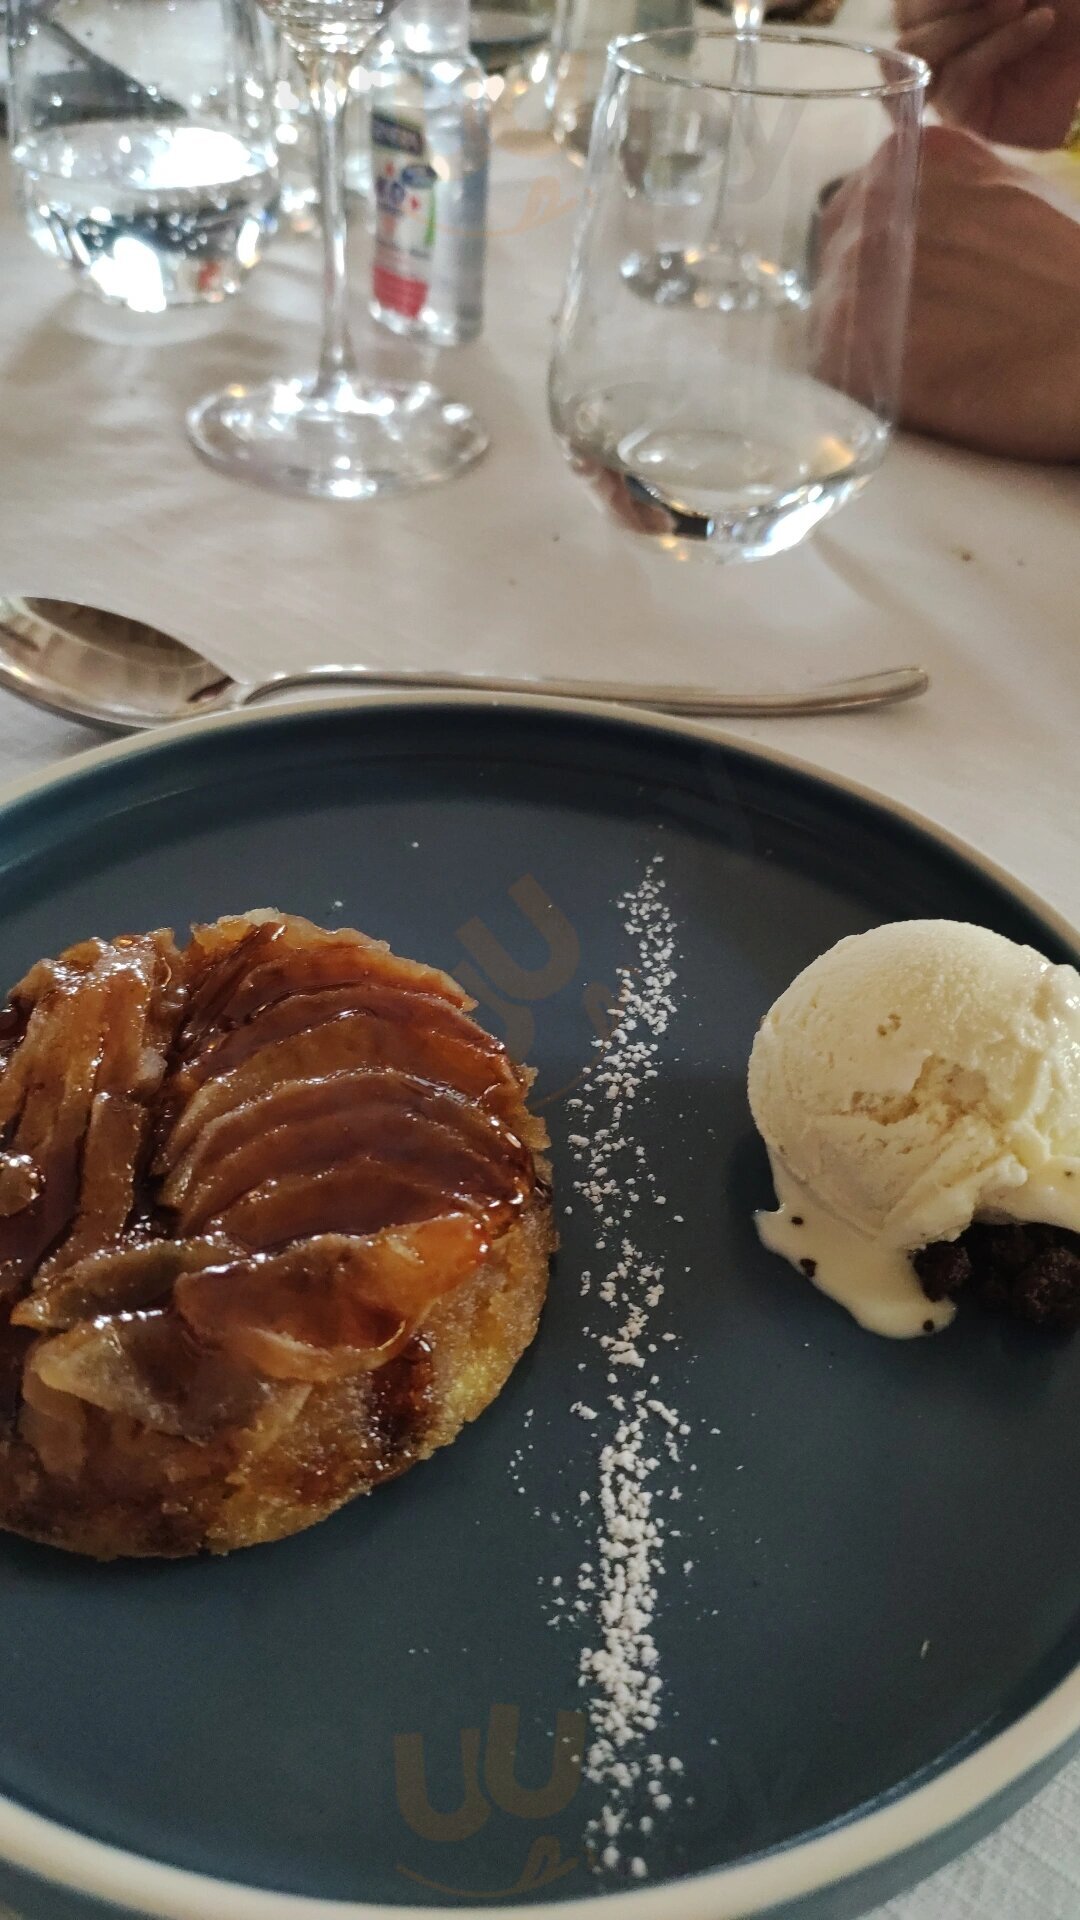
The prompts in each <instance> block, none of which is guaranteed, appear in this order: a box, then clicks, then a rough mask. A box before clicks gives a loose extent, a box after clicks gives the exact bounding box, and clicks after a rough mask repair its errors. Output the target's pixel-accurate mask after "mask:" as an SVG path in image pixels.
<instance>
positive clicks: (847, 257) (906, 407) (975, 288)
mask: <svg viewBox="0 0 1080 1920" xmlns="http://www.w3.org/2000/svg"><path fill="white" fill-rule="evenodd" d="M886 164H887V161H886V150H885V149H884V148H883V149H882V153H881V155H879V156H878V158H877V160H876V161H871V163H870V165H869V167H867V168H864V169H861V170H860V172H859V173H857V174H853V175H851V176H850V178H849V179H847V180H845V182H844V183H843V185H842V186H841V187H840V188H839V190H838V191H837V192H836V193H835V194H834V196H833V198H832V199H831V200H830V201H829V203H828V205H827V207H826V208H825V211H824V213H823V215H822V223H821V226H822V232H821V262H822V265H821V278H820V281H819V286H818V293H817V297H816V300H815V306H816V307H817V308H818V309H819V312H820V316H821V317H820V323H819V332H818V342H819V344H818V355H817V359H818V371H819V373H820V374H821V377H822V378H824V379H826V380H831V381H832V382H833V383H834V384H836V385H840V386H842V387H843V388H844V390H845V391H846V392H849V393H851V394H852V395H853V396H854V397H855V398H857V399H859V398H869V397H871V396H872V395H873V393H874V391H875V379H874V373H875V369H874V368H873V367H871V366H869V365H868V364H867V363H866V361H865V357H864V358H863V359H860V351H861V348H862V343H864V342H870V341H872V340H874V339H875V338H880V334H881V329H880V327H875V326H874V324H873V322H872V320H871V318H870V314H871V311H872V303H873V301H874V299H875V297H876V296H875V282H876V281H877V280H878V278H879V276H878V275H877V274H876V273H875V271H874V257H875V256H874V248H875V246H879V245H884V244H887V239H888V236H887V234H884V233H882V234H881V235H876V236H875V223H874V221H873V220H872V219H871V220H870V221H869V222H867V213H866V207H867V199H868V197H869V199H870V201H871V204H872V202H873V197H874V195H875V192H876V191H877V190H878V187H879V184H880V180H881V178H882V177H883V175H884V173H885V171H886ZM868 226H869V230H870V238H869V239H868V240H867V241H866V242H863V243H862V244H861V245H860V244H856V243H855V242H854V240H853V235H855V234H858V233H861V232H864V231H865V230H866V229H867V227H868ZM1078 312H1080V219H1077V218H1076V217H1074V216H1073V215H1072V214H1071V213H1070V212H1068V211H1067V210H1066V209H1065V208H1064V207H1063V206H1058V205H1056V204H1055V203H1054V201H1053V199H1052V198H1051V197H1049V195H1048V193H1047V191H1046V190H1045V189H1044V187H1043V185H1042V182H1041V181H1039V180H1037V179H1036V178H1035V177H1034V176H1033V175H1031V174H1028V173H1025V172H1024V171H1023V170H1022V169H1021V168H1019V167H1012V166H1009V165H1007V164H1006V163H1005V162H1004V161H1003V160H1000V159H999V158H998V156H997V155H996V154H995V153H993V152H992V150H991V149H990V148H989V147H986V146H984V145H983V144H982V142H981V141H978V140H975V139H973V138H972V137H971V136H970V135H969V134H965V133H959V132H957V131H955V130H954V129H952V128H948V127H928V128H927V130H926V133H925V136H924V144H923V164H922V177H921V182H920V188H919V200H918V210H917V220H916V238H915V258H914V269H913V276H912V292H911V315H910V321H909V327H908V336H907V346H906V352H905V355H904V372H903V384H902V399H901V408H900V418H901V422H902V424H903V425H904V426H908V427H912V428H914V429H916V430H917V431H919V432H923V433H930V434H936V435H939V436H940V437H941V438H942V439H945V440H954V441H956V442H958V443H959V444H960V445H961V446H967V447H974V448H976V449H978V450H980V451H982V452H985V453H996V454H1005V455H1010V456H1012V457H1014V458H1017V459H1027V460H1067V461H1071V460H1078V461H1080V325H1078V323H1077V314H1078Z"/></svg>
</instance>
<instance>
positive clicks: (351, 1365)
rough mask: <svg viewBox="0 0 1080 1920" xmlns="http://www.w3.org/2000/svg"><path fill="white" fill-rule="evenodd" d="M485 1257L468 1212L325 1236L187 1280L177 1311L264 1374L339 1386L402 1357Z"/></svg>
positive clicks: (203, 1335)
mask: <svg viewBox="0 0 1080 1920" xmlns="http://www.w3.org/2000/svg"><path fill="white" fill-rule="evenodd" d="M484 1250H485V1241H484V1231H483V1227H482V1226H481V1224H480V1223H479V1222H478V1221H476V1220H474V1219H470V1218H468V1217H466V1216H464V1215H461V1214H451V1215H444V1216H443V1217H442V1218H441V1219H438V1220H431V1221H428V1222H427V1223H426V1224H424V1225H422V1226H416V1227H408V1228H405V1229H403V1230H401V1231H398V1232H389V1233H380V1234H375V1235H373V1236H372V1237H370V1238H368V1239H364V1240H357V1239H349V1238H346V1237H344V1236H341V1235H336V1234H323V1235H320V1236H318V1237H317V1238H316V1239H313V1240H309V1241H308V1242H307V1243H306V1244H305V1245H304V1246H302V1247H290V1248H289V1249H288V1250H287V1251H286V1252H284V1253H279V1254H277V1255H275V1256H273V1257H270V1258H267V1257H265V1256H259V1255H256V1257H255V1258H254V1259H250V1260H242V1261H234V1262H232V1263H230V1264H229V1265H226V1266H220V1267H208V1268H207V1269H206V1270H205V1271H204V1272H202V1273H197V1274H185V1275H184V1276H183V1277H182V1278H181V1279H180V1280H178V1281H177V1284H176V1294H175V1300H176V1306H177V1310H178V1311H179V1312H180V1314H182V1316H183V1317H184V1319H185V1320H186V1321H187V1323H188V1325H189V1326H190V1327H191V1328H192V1329H193V1330H194V1332H195V1333H196V1334H197V1335H198V1336H199V1338H200V1340H202V1341H204V1342H206V1343H207V1344H210V1343H213V1344H216V1345H218V1346H220V1347H221V1348H222V1350H223V1351H224V1352H225V1353H226V1354H228V1355H229V1356H230V1357H231V1358H232V1359H234V1360H237V1361H240V1362H243V1363H245V1364H247V1365H249V1366H251V1367H254V1368H255V1369H256V1371H257V1372H259V1373H262V1374H268V1375H270V1376H271V1378H273V1379H281V1380H306V1381H312V1382H316V1381H326V1380H338V1379H341V1378H343V1377H344V1376H346V1375H348V1374H354V1373H364V1372H368V1371H370V1370H371V1369H372V1368H374V1367H380V1366H383V1365H384V1364H385V1363H386V1361H388V1360H390V1359H392V1358H393V1357H394V1355H395V1354H396V1353H398V1352H400V1350H401V1348H402V1347H403V1346H404V1344H405V1342H406V1340H408V1339H409V1338H410V1337H411V1335H412V1334H413V1332H414V1331H415V1329H416V1327H417V1325H418V1324H419V1323H420V1322H421V1321H422V1319H423V1317H424V1315H425V1314H426V1313H427V1312H428V1310H429V1309H430V1307H431V1306H432V1305H433V1304H434V1302H435V1301H436V1300H437V1299H439V1298H440V1296H441V1295H442V1294H444V1293H447V1292H449V1291H450V1290H451V1289H452V1288H454V1287H456V1286H458V1285H460V1284H461V1282H462V1281H463V1280H465V1279H467V1278H468V1276H469V1275H470V1274H471V1273H473V1272H475V1270H476V1268H477V1266H478V1265H479V1263H480V1260H481V1259H482V1257H483V1254H484Z"/></svg>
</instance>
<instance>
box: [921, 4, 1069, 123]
mask: <svg viewBox="0 0 1080 1920" xmlns="http://www.w3.org/2000/svg"><path fill="white" fill-rule="evenodd" d="M895 7H896V23H897V26H898V27H899V29H900V33H899V44H900V46H901V47H902V48H904V50H905V51H906V52H908V53H917V54H918V55H919V56H920V58H921V59H923V60H925V61H927V62H928V64H929V66H930V67H931V69H932V71H933V81H932V85H931V92H930V97H931V99H932V101H933V103H934V105H935V107H936V108H937V110H938V112H939V113H940V115H941V117H942V119H943V120H948V121H951V122H952V123H953V124H954V125H956V126H960V127H966V128H968V129H969V131H971V132H972V133H978V134H982V136H983V137H984V139H987V140H997V141H1000V142H1001V143H1003V144H1004V145H1006V146H1012V147H1044V148H1049V147H1059V146H1061V145H1062V143H1063V142H1064V140H1065V138H1066V136H1067V135H1068V133H1069V130H1070V127H1071V125H1072V123H1073V119H1074V116H1075V114H1076V110H1077V107H1078V105H1080V0H1053V4H1045V3H1044V0H895Z"/></svg>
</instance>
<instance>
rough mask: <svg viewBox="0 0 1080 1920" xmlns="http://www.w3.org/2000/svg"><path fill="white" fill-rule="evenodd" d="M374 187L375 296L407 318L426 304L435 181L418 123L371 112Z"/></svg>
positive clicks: (432, 234) (431, 247) (433, 238)
mask: <svg viewBox="0 0 1080 1920" xmlns="http://www.w3.org/2000/svg"><path fill="white" fill-rule="evenodd" d="M371 155H372V175H373V184H374V187H375V267H374V273H373V276H372V287H373V291H374V294H375V298H376V300H377V301H378V302H379V305H380V306H382V307H387V308H389V310H390V311H391V312H393V313H400V314H401V315H402V316H403V318H404V319H406V320H415V319H416V317H417V315H418V314H420V313H422V312H423V309H424V307H425V306H426V304H427V298H428V289H429V287H430V284H431V260H432V255H433V253H434V251H435V181H436V175H435V171H434V169H433V167H432V166H431V165H430V164H429V161H428V153H427V146H426V143H425V140H424V132H423V128H422V127H419V126H417V125H416V123H415V121H411V120H405V119H400V118H399V117H398V116H397V115H395V114H390V113H373V114H372V116H371Z"/></svg>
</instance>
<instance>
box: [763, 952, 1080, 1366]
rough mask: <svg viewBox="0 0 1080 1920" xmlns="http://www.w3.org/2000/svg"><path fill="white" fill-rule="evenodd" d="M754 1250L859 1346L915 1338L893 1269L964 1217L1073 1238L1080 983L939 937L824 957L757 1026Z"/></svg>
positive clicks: (908, 1289) (911, 1302) (1078, 1187)
mask: <svg viewBox="0 0 1080 1920" xmlns="http://www.w3.org/2000/svg"><path fill="white" fill-rule="evenodd" d="M749 1092H750V1105H751V1108H752V1111H753V1115H754V1119H755V1121H756V1122H757V1126H758V1129H759V1131H760V1133H761V1135H762V1137H763V1139H764V1141H765V1144H766V1146H767V1147H768V1150H769V1159H770V1162H771V1165H772V1171H773V1180H774V1184H775V1187H776V1197H777V1200H778V1202H779V1210H778V1211H777V1212H776V1213H765V1214H760V1215H759V1216H758V1228H759V1231H760V1234H761V1237H762V1239H763V1241H764V1242H765V1244H766V1246H769V1247H771V1248H772V1249H773V1250H774V1251H775V1252H777V1253H781V1254H783V1255H784V1256H785V1258H787V1259H789V1260H791V1261H792V1262H793V1263H794V1264H795V1265H797V1266H800V1267H801V1268H802V1270H803V1271H804V1272H806V1273H807V1274H808V1275H809V1276H810V1277H811V1278H812V1279H813V1280H814V1282H815V1284H816V1285H817V1286H819V1287H821V1288H822V1290H823V1291H824V1292H826V1293H829V1294H831V1295H833V1297H834V1298H836V1299H838V1300H840V1301H841V1302H842V1303H843V1305H844V1306H846V1307H847V1308H848V1309H849V1311H850V1312H851V1313H853V1314H854V1316H855V1318H856V1319H857V1320H859V1321H861V1323H862V1324H863V1325H864V1326H867V1327H870V1328H871V1329H873V1331H875V1332H878V1333H885V1334H892V1335H895V1336H906V1335H910V1334H915V1333H919V1332H921V1331H926V1332H932V1331H934V1330H936V1328H938V1327H939V1326H942V1325H945V1324H946V1323H947V1322H948V1320H950V1319H951V1318H952V1314H953V1311H954V1309H953V1307H952V1305H951V1303H949V1302H937V1303H931V1302H930V1301H929V1300H928V1299H927V1298H926V1296H925V1294H924V1293H923V1291H922V1289H921V1287H920V1285H919V1282H918V1278H917V1276H916V1274H915V1271H914V1268H913V1267H912V1264H911V1260H910V1257H909V1256H910V1254H911V1253H912V1252H913V1251H914V1250H915V1249H917V1248H919V1247H922V1246H925V1245H926V1244H928V1243H929V1242H931V1241H937V1240H953V1239H955V1238H956V1237H957V1236H958V1235H959V1234H961V1233H963V1232H964V1230H965V1229H966V1228H967V1227H969V1226H970V1225H971V1223H972V1221H973V1220H974V1219H975V1218H976V1217H978V1218H980V1219H991V1220H994V1219H997V1220H1000V1219H1009V1220H1026V1221H1033V1220H1037V1221H1044V1222H1046V1223H1048V1224H1051V1225H1054V1226H1059V1227H1066V1228H1071V1229H1073V1230H1074V1231H1080V974H1078V973H1077V971H1076V969H1075V968H1073V967H1067V966H1053V965H1051V963H1050V962H1049V961H1048V960H1045V959H1044V958H1043V956H1042V955H1041V954H1039V953H1036V952H1035V950H1034V948H1032V947H1021V946H1017V945H1016V944H1015V943H1014V942H1013V941H1011V940H1006V939H1004V938H1003V937H1002V935H1000V934H997V933H991V932H989V930H988V929H987V928H985V927H976V926H969V925H967V924H965V923H964V922H962V921H954V920H905V921H899V922H897V923H896V924H895V925H892V926H883V927H875V928H873V929H872V930H871V931H870V932H869V933H862V934H856V935H853V936H851V937H850V938H849V939H846V940H841V941H840V943H839V945H838V946H835V947H833V948H832V949H831V950H830V951H829V952H828V953H824V954H822V955H821V956H820V958H819V959H817V960H814V961H812V962H811V964H810V966H808V967H807V968H806V969H805V970H804V972H802V973H800V974H799V975H798V977H797V979H795V980H793V981H792V983H791V985H790V986H789V987H788V988H787V990H786V992H784V993H782V994H781V995H780V998H779V999H778V1000H777V1001H776V1003H775V1004H774V1006H773V1007H771V1008H770V1010H769V1012H768V1013H767V1014H766V1016H765V1019H764V1020H763V1022H762V1024H761V1027H760V1028H759V1030H758V1033H757V1037H756V1039H755V1041H754V1047H753V1051H752V1053H751V1056H750V1076H749Z"/></svg>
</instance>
